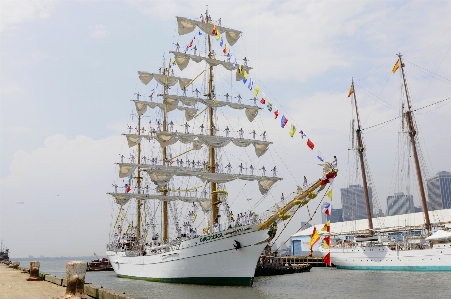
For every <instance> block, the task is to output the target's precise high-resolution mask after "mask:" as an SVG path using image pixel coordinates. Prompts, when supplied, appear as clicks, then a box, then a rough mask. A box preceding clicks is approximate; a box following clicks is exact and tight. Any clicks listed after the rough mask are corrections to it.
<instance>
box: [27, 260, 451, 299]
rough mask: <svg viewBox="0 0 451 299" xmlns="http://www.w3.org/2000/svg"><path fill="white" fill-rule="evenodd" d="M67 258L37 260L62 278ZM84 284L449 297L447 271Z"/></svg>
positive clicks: (110, 278) (254, 293) (141, 291)
mask: <svg viewBox="0 0 451 299" xmlns="http://www.w3.org/2000/svg"><path fill="white" fill-rule="evenodd" d="M71 260H77V259H67V260H65V259H42V260H40V262H41V272H45V273H50V274H53V275H55V276H59V277H65V275H66V272H65V271H66V270H65V267H66V263H67V262H68V261H71ZM19 261H20V264H21V266H24V267H28V265H29V261H30V260H20V259H19ZM85 261H89V259H85ZM86 282H89V283H92V284H96V285H100V286H103V287H104V288H108V289H113V290H116V291H120V292H125V293H128V294H133V295H137V296H141V297H146V298H148V299H153V298H168V299H173V298H174V299H185V298H187V299H190V298H195V299H204V298H208V299H223V298H224V299H225V298H245V299H254V298H270V299H272V298H274V299H278V298H280V299H282V298H283V299H288V298H315V299H319V298H366V299H372V298H377V299H379V298H397V299H399V298H451V273H449V272H443V273H440V272H395V271H360V270H359V271H357V270H338V269H336V268H312V270H311V272H306V273H296V274H287V275H278V276H268V277H257V278H255V280H254V285H253V286H252V287H224V286H200V285H186V284H170V283H159V282H148V281H142V280H131V279H125V278H118V277H117V276H116V274H115V273H114V271H107V272H87V274H86ZM61 295H63V294H61Z"/></svg>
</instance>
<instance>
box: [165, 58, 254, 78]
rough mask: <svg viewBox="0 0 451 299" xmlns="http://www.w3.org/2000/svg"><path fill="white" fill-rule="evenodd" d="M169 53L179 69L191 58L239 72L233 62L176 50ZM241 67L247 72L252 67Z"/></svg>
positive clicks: (186, 64)
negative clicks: (172, 55)
mask: <svg viewBox="0 0 451 299" xmlns="http://www.w3.org/2000/svg"><path fill="white" fill-rule="evenodd" d="M169 53H173V54H174V57H175V61H176V62H177V66H178V67H179V69H180V70H181V71H183V70H184V69H185V68H186V67H187V66H188V63H189V61H190V60H193V61H194V62H197V63H199V62H201V61H202V60H203V61H206V62H207V63H208V64H209V65H211V66H217V65H222V66H223V67H224V68H225V69H226V70H229V71H231V70H234V69H236V70H237V72H239V71H238V69H237V67H236V66H234V64H233V63H231V62H227V61H221V60H216V59H213V58H209V57H204V56H199V55H191V54H188V53H182V52H176V51H169ZM241 67H242V69H243V70H245V71H246V72H247V73H249V71H250V70H251V69H252V68H251V67H249V66H247V65H242V66H241ZM243 78H244V77H243ZM236 80H237V81H239V80H242V79H238V77H237V78H236Z"/></svg>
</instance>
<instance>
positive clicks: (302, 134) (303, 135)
mask: <svg viewBox="0 0 451 299" xmlns="http://www.w3.org/2000/svg"><path fill="white" fill-rule="evenodd" d="M299 134H301V137H302V139H304V137H306V136H307V135H305V134H304V131H302V130H300V131H299Z"/></svg>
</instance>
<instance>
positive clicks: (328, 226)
mask: <svg viewBox="0 0 451 299" xmlns="http://www.w3.org/2000/svg"><path fill="white" fill-rule="evenodd" d="M321 230H322V231H327V232H330V220H327V223H326V224H324V227H323V228H322V229H321Z"/></svg>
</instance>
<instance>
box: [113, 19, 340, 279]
mask: <svg viewBox="0 0 451 299" xmlns="http://www.w3.org/2000/svg"><path fill="white" fill-rule="evenodd" d="M219 22H220V21H219ZM177 24H178V33H179V35H184V34H187V33H190V32H193V31H194V30H195V29H196V28H199V32H198V34H196V36H198V39H200V38H199V36H203V37H204V38H205V41H204V45H205V48H206V49H205V51H204V52H203V53H205V55H201V51H200V50H199V51H198V52H196V51H194V55H193V54H188V53H187V51H184V52H183V50H182V51H180V46H179V45H178V43H177V44H176V49H175V51H170V54H171V55H174V60H172V58H171V60H170V61H169V63H167V62H166V61H165V60H164V62H163V67H162V68H161V69H160V72H157V73H152V72H141V71H139V72H138V75H139V79H140V81H141V82H142V83H144V84H146V85H147V84H148V83H149V82H150V81H151V80H153V79H154V80H155V81H157V82H158V84H159V85H160V86H161V88H162V93H161V94H158V96H159V97H160V98H161V99H162V100H161V101H155V102H154V101H153V93H151V95H150V96H149V100H148V101H147V100H142V99H141V98H140V94H139V93H138V94H136V96H137V98H136V100H133V103H134V105H135V108H136V117H137V127H136V130H135V131H136V133H134V132H132V127H131V126H129V133H128V134H124V135H125V137H126V139H127V143H128V146H129V147H130V148H133V149H135V148H136V152H134V153H135V154H136V156H137V160H135V154H133V155H132V156H131V161H130V162H131V163H126V162H124V161H123V157H124V156H123V155H122V156H121V159H122V160H121V163H118V168H119V178H124V179H126V178H129V183H128V184H126V185H125V186H124V192H120V191H118V190H117V189H118V186H117V184H114V187H115V191H114V192H112V193H108V194H110V195H111V196H112V197H113V198H114V200H115V203H117V206H116V207H117V209H118V214H117V217H116V219H115V221H114V224H113V226H112V231H111V234H110V240H109V243H108V244H107V252H106V254H107V256H108V259H109V260H110V262H111V264H112V266H113V269H114V271H115V272H116V274H117V276H119V277H125V278H133V279H143V280H148V281H159V282H173V283H192V284H211V285H247V286H249V285H252V283H253V279H254V274H255V268H256V264H257V261H258V259H259V257H260V254H261V252H262V250H263V249H264V248H265V246H266V245H267V244H268V243H269V242H270V241H271V240H272V239H273V238H274V236H275V235H276V232H277V224H278V223H280V222H281V221H283V220H286V219H288V218H290V217H292V216H293V214H294V213H295V212H296V211H297V210H299V208H300V207H302V206H304V205H305V204H307V203H308V202H309V201H310V200H311V199H312V198H314V197H315V196H316V195H317V194H318V193H319V192H320V191H321V190H323V189H324V188H325V183H324V181H325V179H326V177H327V178H333V177H335V176H336V174H337V169H336V168H334V166H333V165H332V164H331V163H324V165H323V169H322V173H321V175H320V176H319V177H320V178H319V179H318V180H315V181H314V182H313V183H312V184H311V185H307V186H305V187H304V190H303V189H302V188H298V191H297V192H296V193H295V195H294V196H293V197H292V198H291V200H290V198H288V196H287V198H286V199H285V200H281V202H277V203H275V204H274V206H273V207H272V208H270V209H269V210H267V211H266V212H265V213H261V214H258V213H256V212H255V211H252V210H251V211H247V212H245V213H241V214H240V215H238V217H237V218H236V219H235V218H234V216H233V213H232V211H231V208H230V206H229V204H232V203H231V202H230V203H229V202H228V191H227V183H229V182H232V181H236V180H240V181H256V182H257V183H258V189H259V191H260V193H261V194H262V195H263V199H264V198H265V197H264V196H265V195H267V194H268V191H269V190H270V189H271V187H272V186H273V185H274V184H275V183H276V182H278V181H279V180H281V179H282V178H281V177H278V176H277V173H276V167H274V169H273V173H272V176H267V175H266V172H265V168H264V166H263V167H262V168H261V170H262V173H261V175H257V174H255V173H254V168H253V166H252V165H251V166H250V167H249V169H250V173H247V171H246V173H243V165H242V164H240V166H239V168H240V171H239V173H234V172H232V171H231V165H230V163H229V164H228V165H227V166H225V168H227V171H225V168H224V167H223V166H222V165H223V164H222V162H223V157H224V156H225V155H226V154H227V152H225V151H224V150H223V147H224V146H226V145H227V144H230V143H232V144H233V145H235V146H237V147H238V150H241V149H240V148H244V147H247V146H249V145H253V147H254V149H255V154H256V156H257V157H260V156H262V155H264V154H265V153H266V152H267V150H268V147H269V145H270V144H272V142H269V141H267V140H266V135H265V133H263V140H256V139H255V131H254V138H253V139H246V138H244V136H243V129H242V128H241V129H240V130H239V133H240V134H239V135H240V136H239V137H238V138H237V137H231V136H229V131H230V129H229V127H228V126H227V127H226V128H225V130H223V131H221V132H224V131H225V136H221V135H220V133H219V132H220V131H219V126H220V124H221V123H224V121H227V120H228V119H229V117H230V119H231V121H232V122H234V120H233V118H234V115H233V113H230V115H226V113H228V111H230V109H229V108H232V109H236V110H244V112H245V116H246V118H247V120H248V121H249V122H252V121H253V120H254V119H255V118H256V117H257V115H258V111H259V110H260V109H262V108H259V107H258V106H257V104H256V101H254V105H247V104H243V103H241V101H240V100H241V97H240V96H239V95H238V96H237V98H238V102H232V101H231V100H229V95H228V94H226V96H225V97H226V98H225V100H221V99H220V98H219V97H218V96H217V95H216V89H215V86H216V85H218V84H219V82H218V81H219V80H218V79H216V76H215V75H216V74H217V73H216V71H217V70H214V68H215V67H221V66H222V67H224V68H225V69H226V70H228V71H231V72H235V73H236V76H235V77H236V81H242V80H243V79H244V78H245V75H246V73H248V72H249V71H250V70H251V67H249V66H247V59H246V58H244V59H243V60H244V63H243V64H242V65H241V64H238V63H237V62H236V60H235V62H231V61H230V59H228V61H226V60H224V61H222V60H219V59H216V57H215V53H214V49H213V47H212V41H211V39H212V37H213V38H214V37H216V39H217V38H218V37H220V36H221V34H222V36H225V38H226V39H227V42H228V44H229V45H230V46H233V45H234V44H235V43H236V42H237V41H238V39H239V38H240V36H241V32H240V31H238V30H234V29H230V28H227V27H224V26H221V24H220V23H216V24H215V23H213V21H212V18H211V16H210V15H209V14H208V11H207V12H206V14H205V18H204V17H203V16H202V19H201V20H200V21H199V20H193V19H188V18H183V17H177ZM222 36H221V38H222ZM191 45H192V42H191V43H190V46H191ZM195 49H196V48H195ZM224 54H227V52H226V51H224ZM226 57H227V56H226ZM191 60H192V61H194V62H196V63H205V69H204V70H203V71H202V72H201V73H200V74H199V75H197V76H196V77H195V78H194V79H187V78H183V77H178V76H175V75H174V73H173V68H175V66H177V67H178V68H179V69H180V71H182V70H184V69H185V68H186V67H187V66H188V63H189V62H190V61H191ZM173 61H175V62H173ZM202 74H203V75H204V85H203V88H202V87H200V88H201V90H202V91H203V92H201V91H199V90H198V88H196V89H195V90H193V91H192V92H193V93H194V92H195V93H196V96H191V97H190V96H187V95H186V90H187V88H188V87H189V86H191V88H192V89H194V87H193V84H194V81H195V80H196V79H197V78H198V77H200V76H201V75H202ZM177 83H179V86H180V91H181V92H183V93H182V95H179V94H173V93H171V90H173V89H175V87H176V86H177V85H176V84H177ZM171 88H172V89H171ZM199 93H200V94H201V95H200V96H199ZM202 95H203V96H202ZM230 97H231V96H230ZM198 107H201V108H203V109H202V110H201V111H200V112H199V110H198ZM148 108H151V109H153V110H152V112H154V113H155V112H156V113H160V117H161V118H162V122H160V120H157V121H156V124H155V125H156V128H155V127H152V129H149V131H150V132H149V134H146V133H145V131H146V130H145V127H144V125H143V124H144V122H143V121H144V117H147V115H146V112H147V109H148ZM220 108H221V110H220ZM222 108H225V109H224V110H222ZM176 111H181V112H183V113H184V115H185V120H184V121H183V122H184V124H183V126H184V128H185V131H184V132H183V133H182V132H179V131H178V130H175V131H174V128H173V126H174V123H173V121H172V120H171V121H169V119H168V117H169V115H170V114H171V113H174V112H176ZM219 111H221V113H219ZM204 112H205V114H203V113H204ZM199 115H203V116H205V118H204V120H206V121H207V123H208V125H207V126H204V125H203V124H202V125H201V126H200V128H201V132H200V134H195V133H194V132H193V130H192V129H191V132H190V129H189V128H190V127H191V128H193V127H194V123H193V121H194V120H196V119H197V117H198V116H199ZM152 117H153V116H151V119H152ZM171 117H174V116H171ZM221 121H222V122H221ZM190 124H191V125H190ZM198 124H199V123H197V125H198ZM233 124H234V123H229V125H233ZM204 127H205V134H204ZM176 144H177V145H179V146H180V147H179V148H178V149H179V150H180V152H181V153H180V154H177V155H172V151H175V150H176V149H177V148H175V147H174V145H176ZM183 146H185V147H186V148H185V150H181V149H182V148H183ZM155 147H156V149H155ZM190 152H195V153H196V154H195V155H196V159H197V160H198V161H197V163H196V161H194V160H192V161H191V159H187V160H185V161H186V162H185V161H184V159H185V158H186V157H188V156H187V155H188V153H190ZM145 155H153V157H152V158H151V159H148V158H146V156H145ZM200 159H202V160H200ZM201 161H203V162H201ZM175 162H177V165H176V164H175ZM221 164H222V165H221ZM326 181H327V179H326ZM133 182H136V185H135V187H134V188H133V189H132V188H131V187H132V186H131V185H132V184H133ZM147 182H149V183H150V182H151V183H153V185H155V186H156V189H155V192H154V194H152V192H149V186H148V185H147ZM180 182H182V183H180ZM181 184H184V186H185V185H186V186H187V187H186V189H183V190H181V188H180V187H178V188H177V189H176V186H180V185H181ZM198 185H199V186H198ZM198 189H200V190H198ZM239 199H241V200H242V201H246V200H247V198H246V197H244V195H241V198H239ZM130 200H132V201H130ZM135 207H136V209H135ZM132 209H133V210H134V211H135V212H134V215H131V214H133V212H131V211H132ZM127 211H129V213H128V214H127ZM188 211H189V212H188ZM159 213H160V215H161V217H160V221H159V222H160V223H158V221H157V217H158V214H159ZM198 213H199V214H202V215H204V217H197V215H198ZM187 214H188V216H186V215H187ZM130 215H131V216H133V217H131V216H130ZM183 217H186V218H183ZM130 218H132V220H130ZM182 218H183V219H188V220H187V221H184V224H183V229H182V224H181V222H182V220H183V219H182ZM201 219H203V220H202V221H201ZM199 223H201V224H199ZM200 225H201V226H200ZM198 228H199V231H198V230H197V229H198Z"/></svg>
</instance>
